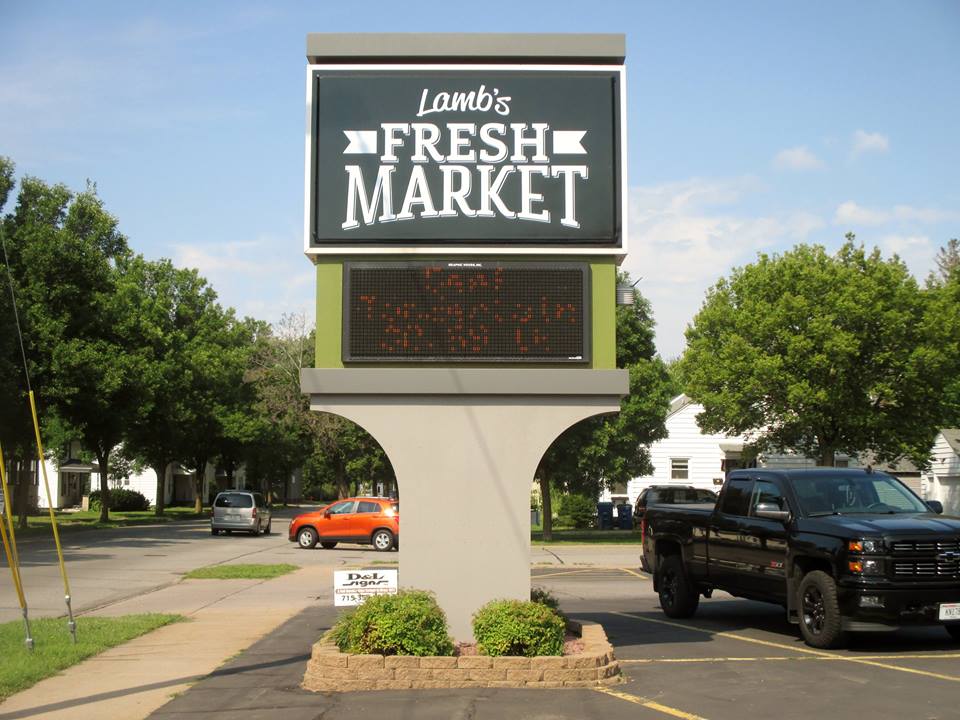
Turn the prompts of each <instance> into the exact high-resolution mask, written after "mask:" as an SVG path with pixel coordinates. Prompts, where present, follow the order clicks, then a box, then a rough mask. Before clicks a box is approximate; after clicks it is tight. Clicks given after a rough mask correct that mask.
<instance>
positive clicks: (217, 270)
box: [172, 231, 316, 322]
mask: <svg viewBox="0 0 960 720" xmlns="http://www.w3.org/2000/svg"><path fill="white" fill-rule="evenodd" d="M301 247H302V239H301V237H300V235H299V234H298V233H296V232H295V231H291V232H290V234H289V235H287V236H275V235H264V236H261V237H259V238H257V239H256V240H247V241H237V242H226V243H209V244H202V245H201V244H176V245H173V246H172V248H173V251H174V252H173V261H174V263H175V264H176V265H179V266H186V267H192V268H196V269H197V270H198V271H199V273H200V274H201V275H202V276H203V277H205V278H206V279H207V280H208V281H209V282H210V285H211V286H213V288H214V289H215V290H216V291H217V295H218V297H219V298H220V302H221V304H223V305H225V306H230V307H233V308H235V309H236V311H237V313H238V314H239V315H241V316H242V315H249V316H251V317H255V318H258V319H261V320H267V321H268V322H276V321H277V320H279V319H280V317H281V316H282V315H283V314H284V313H290V312H300V313H304V314H305V315H306V316H307V318H308V320H309V321H310V322H312V321H313V317H314V313H315V304H314V302H315V301H314V285H313V280H314V278H315V277H316V274H315V272H314V269H313V266H312V265H311V263H310V261H309V260H308V259H307V258H305V257H304V256H303V255H302V254H301V253H300V252H299V251H300V249H301Z"/></svg>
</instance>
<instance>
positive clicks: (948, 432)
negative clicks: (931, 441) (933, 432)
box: [940, 428, 960, 455]
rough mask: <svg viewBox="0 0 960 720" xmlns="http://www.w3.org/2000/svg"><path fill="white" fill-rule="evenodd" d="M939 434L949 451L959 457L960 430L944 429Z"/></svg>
mask: <svg viewBox="0 0 960 720" xmlns="http://www.w3.org/2000/svg"><path fill="white" fill-rule="evenodd" d="M940 434H941V435H943V438H944V440H946V441H947V445H949V446H950V449H951V450H953V451H954V452H955V453H956V454H957V455H960V428H944V429H943V430H941V431H940Z"/></svg>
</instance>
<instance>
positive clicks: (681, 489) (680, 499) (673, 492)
mask: <svg viewBox="0 0 960 720" xmlns="http://www.w3.org/2000/svg"><path fill="white" fill-rule="evenodd" d="M716 501H717V494H716V493H715V492H714V491H713V490H706V489H704V488H696V487H694V486H693V485H651V486H650V487H648V488H646V489H645V490H644V491H643V492H641V493H640V497H638V498H637V503H636V505H634V508H633V520H634V523H633V526H634V527H640V521H641V520H643V516H644V514H645V513H646V511H647V505H698V504H700V503H715V502H716Z"/></svg>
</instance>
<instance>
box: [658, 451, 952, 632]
mask: <svg viewBox="0 0 960 720" xmlns="http://www.w3.org/2000/svg"><path fill="white" fill-rule="evenodd" d="M942 511H943V507H942V506H941V505H940V504H939V503H935V502H930V503H929V504H928V503H925V502H924V501H923V500H921V499H920V498H919V497H917V496H916V495H915V494H914V493H913V492H912V491H911V490H910V489H909V488H907V487H906V486H905V485H904V484H903V483H901V482H900V481H899V480H897V479H896V478H894V477H891V476H890V475H887V474H885V473H882V472H871V471H870V470H853V469H850V470H848V469H838V468H817V469H813V470H735V471H733V472H731V473H730V475H729V476H728V478H727V480H726V482H725V483H724V485H723V489H722V490H721V492H720V497H719V499H718V500H717V502H716V505H714V504H712V503H707V504H702V505H682V506H667V505H651V506H649V507H648V508H647V511H646V515H645V517H644V522H643V524H642V526H641V532H642V534H643V564H644V567H645V568H648V569H649V571H650V572H652V573H653V578H654V579H653V582H654V590H656V591H657V592H658V593H659V597H660V606H661V607H662V608H663V611H664V613H666V615H667V616H668V617H672V618H682V617H690V616H691V615H693V613H694V612H696V610H697V606H698V604H699V602H700V596H701V595H703V596H704V597H710V594H711V593H712V592H713V590H715V589H717V590H724V591H726V592H728V593H730V594H731V595H735V596H737V597H743V598H750V599H753V600H762V601H766V602H773V603H778V604H780V605H783V606H784V607H785V608H786V610H787V618H788V620H789V621H790V622H793V623H799V625H800V630H801V632H802V634H803V638H804V640H805V641H806V642H807V644H808V645H812V646H813V647H819V648H831V647H840V646H841V645H843V643H844V641H845V638H846V633H847V632H849V631H857V632H864V631H879V630H895V629H896V628H898V627H901V626H903V625H916V624H927V625H937V624H939V625H943V626H944V627H945V628H946V630H947V632H948V633H950V635H951V637H953V639H954V640H957V641H960V517H946V516H943V515H941V514H940V513H942Z"/></svg>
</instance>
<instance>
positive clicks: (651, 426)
mask: <svg viewBox="0 0 960 720" xmlns="http://www.w3.org/2000/svg"><path fill="white" fill-rule="evenodd" d="M618 283H620V284H623V283H626V284H629V277H628V276H627V275H626V274H620V275H619V277H618ZM616 312H617V367H618V368H626V369H627V370H628V371H629V373H630V394H629V395H627V396H626V397H625V398H624V399H623V401H622V403H621V406H620V412H619V413H618V414H617V415H613V416H609V417H596V418H588V419H586V420H583V421H581V422H579V423H577V424H576V425H574V426H573V427H572V428H570V429H569V430H567V431H566V432H564V433H563V434H562V435H561V436H560V437H559V438H558V439H557V440H555V441H554V443H553V444H552V445H551V446H550V449H549V450H547V452H546V453H545V454H544V456H543V458H542V459H541V461H540V464H539V466H538V467H537V472H536V479H537V481H538V482H539V483H540V494H541V497H542V498H543V538H544V540H550V539H552V537H553V517H552V511H553V509H552V503H551V498H550V486H551V484H553V485H554V486H555V487H561V488H563V489H565V490H568V491H574V492H578V493H580V494H583V495H588V496H590V497H597V495H599V493H600V491H601V490H602V489H603V488H604V487H611V486H612V485H613V484H615V483H625V482H627V481H629V480H630V479H632V478H634V477H636V476H638V475H644V474H649V473H650V472H652V471H653V467H652V465H651V463H650V452H649V445H650V443H652V442H654V441H656V440H660V439H662V438H664V437H666V433H667V430H666V426H665V425H664V420H665V419H666V416H667V411H668V410H669V407H670V397H671V380H670V377H669V375H668V373H667V368H666V366H665V365H664V363H663V361H662V360H661V359H660V357H659V356H658V355H657V352H656V348H655V346H654V331H653V328H654V321H653V315H652V313H651V311H650V304H649V303H648V302H647V300H646V299H644V298H643V297H641V296H640V294H639V293H637V295H636V297H635V300H634V303H633V305H632V306H619V307H617V311H616Z"/></svg>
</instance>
